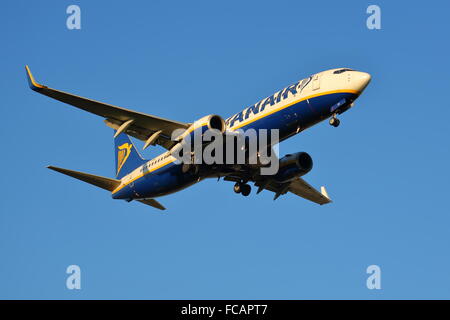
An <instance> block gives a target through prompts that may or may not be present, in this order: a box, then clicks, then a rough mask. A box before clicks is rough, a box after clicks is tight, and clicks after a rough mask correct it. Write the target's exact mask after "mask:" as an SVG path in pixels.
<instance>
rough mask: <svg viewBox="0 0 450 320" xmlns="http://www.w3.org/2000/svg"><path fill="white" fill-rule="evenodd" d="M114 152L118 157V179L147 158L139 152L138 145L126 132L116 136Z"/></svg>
mask: <svg viewBox="0 0 450 320" xmlns="http://www.w3.org/2000/svg"><path fill="white" fill-rule="evenodd" d="M114 153H115V157H116V178H117V179H122V178H123V177H124V176H126V175H127V174H129V173H130V172H131V171H133V170H134V169H136V168H137V167H139V166H141V165H143V164H144V163H145V160H144V159H143V158H142V157H141V155H140V154H139V153H138V151H137V150H136V147H135V146H134V145H133V143H132V142H131V140H130V138H129V137H128V136H127V135H126V134H125V133H121V134H119V135H118V136H117V137H115V138H114Z"/></svg>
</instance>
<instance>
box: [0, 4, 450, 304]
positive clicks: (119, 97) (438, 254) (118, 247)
mask: <svg viewBox="0 0 450 320" xmlns="http://www.w3.org/2000/svg"><path fill="white" fill-rule="evenodd" d="M70 4H78V5H79V6H80V7H81V11H82V29H81V30H79V31H76V30H73V31H71V30H68V29H67V28H66V18H67V16H68V15H67V14H66V8H67V6H68V5H70ZM369 4H378V5H379V6H380V7H381V10H382V30H380V31H370V30H368V29H367V28H366V18H367V16H368V15H367V14H366V8H367V6H368V5H369ZM449 10H450V6H449V5H448V3H446V2H443V1H431V2H427V3H423V4H416V3H412V2H407V1H376V2H373V3H372V2H366V1H344V2H342V1H341V2H339V1H277V2H273V1H272V2H268V1H254V2H250V1H248V2H247V1H225V2H224V1H220V2H219V1H178V2H167V1H145V2H144V1H134V2H129V1H38V2H36V1H35V2H33V1H8V2H5V3H3V5H2V10H0V30H1V31H0V34H1V38H0V41H1V51H0V57H1V61H2V63H1V66H2V74H1V77H0V84H1V88H2V90H1V92H2V102H1V110H2V117H1V118H2V122H1V125H0V134H1V137H2V139H1V141H2V146H1V158H0V159H1V160H0V163H1V168H2V183H1V187H0V188H1V195H2V200H1V202H0V208H1V212H0V298H8V299H9V298H32V299H35V298H39V299H41V298H61V299H79V298H85V299H91V298H105V299H109V298H125V299H132V298H133V299H134V298H137V299H141V298H149V299H160V298H162V299H171V298H177V299H180V298H187V299H200V298H201V299H215V298H245V299H250V298H255V299H272V298H273V299H305V298H319V299H322V298H325V299H332V298H339V299H347V298H357V299H379V298H385V299H391V298H406V299H409V298H450V256H449V245H450V234H449V225H450V212H449V208H448V197H449V196H448V189H449V162H450V149H449V143H448V137H449V133H450V129H449V127H450V126H449V121H450V106H449V101H448V95H447V94H448V92H449V89H450V87H449V84H450V81H449V73H450V70H449V69H450V68H449V62H448V60H449V56H450V52H449V51H450V50H449V48H450V46H449V44H448V41H447V38H448V31H449V22H448V12H449ZM25 64H29V65H30V67H31V70H32V71H33V73H34V75H35V77H36V79H37V80H38V81H40V82H42V83H44V84H46V85H49V86H51V87H53V88H57V89H61V90H65V91H69V92H73V93H76V94H79V95H82V96H85V97H90V98H93V99H97V100H101V101H105V102H108V103H111V104H115V105H118V106H123V107H128V108H131V109H134V110H138V111H142V112H146V113H149V114H154V115H158V116H161V117H166V118H169V119H175V120H179V121H186V122H191V121H194V120H196V119H197V118H200V117H201V116H203V115H206V114H210V113H218V114H220V115H222V116H223V117H227V116H229V115H231V114H233V113H235V112H237V111H239V110H240V109H242V108H243V107H245V106H248V105H250V104H252V103H254V102H256V101H258V100H259V99H260V98H263V97H265V96H268V95H270V94H272V93H273V92H275V91H276V90H278V89H280V88H282V87H284V86H286V85H288V84H290V83H293V82H295V81H296V80H299V79H302V78H304V77H307V76H309V75H310V74H312V73H316V72H319V71H321V70H325V69H329V68H334V67H351V68H355V69H358V70H363V71H367V72H369V73H371V74H372V77H373V80H372V83H371V84H370V86H369V87H368V88H367V90H366V92H365V93H364V94H363V95H362V96H361V98H360V99H359V100H358V101H357V103H356V107H355V108H354V109H352V110H350V111H349V112H347V113H345V114H344V115H343V116H342V117H341V120H342V123H341V126H340V127H339V128H337V129H335V128H332V127H330V126H329V125H328V124H327V123H326V122H324V123H321V124H319V125H317V126H316V127H313V128H311V129H310V130H308V131H306V132H303V133H302V134H301V135H298V136H295V137H294V138H292V139H290V140H288V141H286V142H284V143H282V144H281V147H280V151H281V153H283V154H284V153H288V152H295V151H307V152H308V153H310V154H311V155H312V157H313V159H314V161H315V167H314V169H313V171H312V172H311V173H309V174H308V176H307V177H306V179H307V180H308V181H309V182H310V183H311V184H313V185H314V186H316V187H319V186H320V185H322V184H325V185H326V186H327V187H328V191H329V194H330V196H331V197H332V198H333V199H334V203H332V204H330V205H327V206H323V207H321V206H317V205H315V204H313V203H309V202H308V201H305V200H303V199H301V198H298V197H295V196H292V195H287V196H283V197H282V198H280V199H279V200H277V201H275V202H274V201H273V200H272V198H273V194H271V193H269V192H267V191H266V192H263V193H261V194H259V195H257V196H256V195H255V194H252V196H251V197H249V198H244V197H242V196H240V195H236V194H234V192H233V191H232V184H231V183H229V182H220V183H217V182H216V181H215V180H209V181H204V182H202V183H200V184H197V185H195V186H193V187H191V188H189V189H187V190H184V191H182V192H180V193H177V194H174V195H170V196H167V197H163V198H161V199H160V201H161V202H162V203H163V204H164V205H165V206H166V207H167V208H168V210H167V211H166V213H165V214H161V213H160V212H158V211H156V210H154V209H153V208H151V207H148V206H144V205H141V204H139V203H125V202H121V201H114V200H111V198H110V195H109V194H108V193H107V192H105V191H103V190H100V189H96V188H94V187H91V186H89V185H87V184H84V183H82V182H79V181H76V180H73V179H70V178H68V177H65V176H63V175H60V174H57V173H55V172H51V171H49V170H48V169H46V168H45V166H46V165H48V164H52V165H57V166H62V167H66V168H71V169H75V170H81V171H87V172H91V173H94V174H99V175H104V176H113V172H114V157H113V141H112V130H111V129H110V128H108V127H106V126H105V125H104V124H103V122H102V119H101V118H99V117H96V116H94V115H91V114H89V113H86V112H83V111H80V110H78V109H75V108H73V107H71V106H68V105H65V104H63V103H60V102H57V101H54V100H51V99H49V98H47V97H44V96H41V95H39V94H37V93H35V92H32V91H31V90H29V88H28V85H27V82H26V78H25V71H24V65H25ZM138 144H139V145H140V146H142V143H140V142H138ZM159 151H160V150H159V149H158V150H156V149H152V150H148V151H146V152H145V155H146V156H147V157H152V156H154V155H156V154H157V153H158V152H159ZM71 264H77V265H79V266H80V267H81V270H82V289H81V290H80V291H76V290H74V291H69V290H67V289H66V286H65V281H66V277H67V275H66V273H65V270H66V268H67V266H68V265H71ZM372 264H377V265H379V266H380V267H381V269H382V290H379V291H377V290H368V289H367V288H366V278H367V276H368V275H367V274H366V268H367V266H369V265H372Z"/></svg>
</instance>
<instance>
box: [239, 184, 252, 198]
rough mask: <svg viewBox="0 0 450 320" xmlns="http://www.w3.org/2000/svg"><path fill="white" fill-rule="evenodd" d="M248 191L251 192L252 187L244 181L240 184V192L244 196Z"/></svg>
mask: <svg viewBox="0 0 450 320" xmlns="http://www.w3.org/2000/svg"><path fill="white" fill-rule="evenodd" d="M250 192H252V187H250V185H248V184H246V183H245V184H243V185H241V193H242V195H243V196H244V197H246V196H248V195H249V194H250Z"/></svg>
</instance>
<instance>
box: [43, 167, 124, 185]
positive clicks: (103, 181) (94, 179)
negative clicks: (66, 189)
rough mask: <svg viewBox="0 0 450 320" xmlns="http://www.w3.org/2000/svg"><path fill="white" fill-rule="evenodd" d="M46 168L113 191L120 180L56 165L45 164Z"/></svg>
mask: <svg viewBox="0 0 450 320" xmlns="http://www.w3.org/2000/svg"><path fill="white" fill-rule="evenodd" d="M47 168H49V169H51V170H53V171H57V172H60V173H63V174H65V175H67V176H70V177H73V178H75V179H78V180H81V181H84V182H87V183H90V184H92V185H94V186H96V187H99V188H102V189H105V190H108V191H113V190H114V189H115V188H117V187H118V186H119V185H120V180H116V179H111V178H106V177H101V176H96V175H93V174H89V173H84V172H79V171H73V170H69V169H63V168H58V167H54V166H47Z"/></svg>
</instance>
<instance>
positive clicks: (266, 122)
mask: <svg viewBox="0 0 450 320" xmlns="http://www.w3.org/2000/svg"><path fill="white" fill-rule="evenodd" d="M25 69H26V74H27V79H28V83H29V86H30V88H31V89H32V90H33V91H36V92H38V93H40V94H43V95H46V96H48V97H50V98H53V99H56V100H59V101H61V102H64V103H67V104H69V105H72V106H74V107H77V108H79V109H82V110H85V111H88V112H90V113H93V114H95V115H98V116H100V117H103V118H104V122H105V124H106V125H107V126H108V127H110V128H112V129H114V143H115V160H116V176H115V178H107V177H102V176H97V175H93V174H88V173H84V172H79V171H73V170H68V169H64V168H59V167H55V166H48V168H49V169H51V170H54V171H57V172H60V173H62V174H65V175H68V176H71V177H73V178H76V179H79V180H81V181H84V182H87V183H89V184H92V185H94V186H96V187H99V188H102V189H105V190H107V191H110V192H111V194H112V198H113V199H122V200H126V201H128V202H129V201H132V200H135V201H138V202H141V203H143V204H146V205H149V206H152V207H154V208H157V209H160V210H165V207H164V206H163V205H162V204H161V203H160V202H158V201H157V200H155V198H157V197H161V196H164V195H168V194H171V193H175V192H177V191H180V190H182V189H184V188H187V187H189V186H191V185H193V184H195V183H197V182H200V181H202V180H204V179H206V178H218V179H220V178H223V180H225V181H231V182H234V183H235V184H234V187H233V190H234V192H236V193H238V194H242V195H243V196H248V195H249V194H250V193H251V186H250V185H249V183H250V182H251V183H253V184H254V185H255V186H256V187H258V190H257V194H258V193H260V192H261V191H263V190H269V191H271V192H273V193H275V195H274V200H275V199H277V198H278V197H280V196H281V195H284V194H286V193H288V192H290V193H292V194H295V195H297V196H300V197H302V198H304V199H307V200H310V201H312V202H315V203H317V204H320V205H323V204H327V203H330V202H331V199H330V197H329V196H328V193H327V191H326V189H325V187H323V186H322V187H321V189H320V191H319V190H316V189H315V188H313V187H312V186H311V185H310V184H308V183H307V182H306V181H305V180H303V179H302V178H301V177H302V176H303V175H305V174H307V173H308V172H309V171H310V170H311V169H312V158H311V157H310V156H309V154H307V153H306V152H297V153H293V154H288V155H286V156H284V157H282V158H280V159H279V169H278V172H277V173H276V174H275V175H262V174H261V173H260V170H258V165H256V166H255V165H245V164H244V165H205V164H200V165H188V166H186V165H185V164H183V163H180V161H177V159H178V158H177V157H175V156H174V155H173V152H172V150H174V149H175V148H177V146H179V145H180V143H182V141H180V140H179V139H173V138H172V136H171V135H172V133H173V131H174V130H179V129H183V130H186V131H185V132H186V133H187V134H188V135H189V134H192V133H193V132H194V131H195V132H196V130H197V131H198V130H204V129H208V128H209V129H215V130H218V131H220V132H221V133H229V132H231V133H232V132H237V131H238V130H247V129H254V130H257V131H258V130H261V129H266V130H274V129H276V130H279V142H281V141H283V140H285V139H287V138H290V137H292V136H294V135H296V134H298V133H300V132H302V131H304V130H306V129H308V128H310V127H312V126H313V125H315V124H317V123H319V122H321V121H323V120H325V119H329V124H330V125H331V126H333V127H338V126H339V124H340V120H339V119H338V115H340V114H342V113H344V112H345V111H347V110H349V109H350V108H352V107H353V106H354V101H355V100H356V99H357V98H358V97H359V96H360V95H361V93H362V92H363V91H364V89H365V88H366V87H367V85H368V84H369V82H370V81H371V76H370V74H368V73H366V72H361V71H356V70H353V69H349V68H337V69H331V70H326V71H322V72H319V73H317V74H314V75H312V76H310V77H308V78H305V79H302V80H300V81H297V82H296V83H294V84H292V85H289V86H287V87H286V88H283V89H282V90H279V91H277V92H276V93H274V94H273V95H271V96H269V97H267V98H264V99H262V100H260V101H259V102H257V103H255V104H254V105H252V106H249V107H247V108H246V109H244V110H242V111H240V112H239V113H236V114H234V115H232V116H231V117H229V118H227V119H226V120H224V119H223V118H222V117H220V116H218V115H214V114H211V115H207V116H205V117H203V118H201V119H199V120H197V121H194V122H193V123H185V122H179V121H174V120H169V119H164V118H160V117H156V116H153V115H149V114H146V113H141V112H136V111H132V110H128V109H124V108H121V107H117V106H113V105H110V104H106V103H103V102H99V101H95V100H91V99H87V98H83V97H80V96H76V95H73V94H70V93H67V92H63V91H59V90H56V89H52V88H49V87H47V86H45V85H42V84H39V83H38V82H36V81H35V79H34V78H33V75H32V74H31V71H30V69H29V67H28V66H25ZM202 132H203V131H202ZM129 136H132V137H134V138H136V139H139V140H142V141H144V142H145V144H144V147H143V148H144V149H146V148H147V147H149V146H155V145H159V146H161V147H163V148H164V149H166V151H165V152H163V153H162V154H160V155H158V156H157V157H155V158H153V159H151V160H145V159H144V158H143V157H142V156H141V155H140V154H139V152H138V150H137V148H136V146H135V145H134V144H133V143H132V141H131V140H130V137H129Z"/></svg>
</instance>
